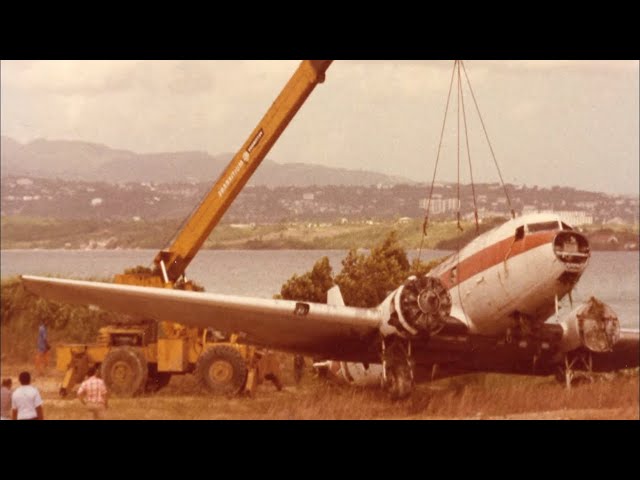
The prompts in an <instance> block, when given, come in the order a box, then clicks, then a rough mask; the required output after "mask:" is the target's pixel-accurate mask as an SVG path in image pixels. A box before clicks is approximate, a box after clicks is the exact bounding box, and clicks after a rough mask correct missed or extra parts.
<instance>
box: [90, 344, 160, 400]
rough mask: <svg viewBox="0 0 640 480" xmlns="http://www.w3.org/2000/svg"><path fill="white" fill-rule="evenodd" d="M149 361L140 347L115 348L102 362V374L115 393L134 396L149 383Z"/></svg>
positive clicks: (108, 386) (109, 387) (111, 390)
mask: <svg viewBox="0 0 640 480" xmlns="http://www.w3.org/2000/svg"><path fill="white" fill-rule="evenodd" d="M147 369H148V367H147V361H146V359H145V358H144V355H143V354H142V352H141V351H140V350H139V349H136V348H132V347H116V348H113V349H112V350H111V351H110V352H109V353H108V354H107V356H106V357H105V359H104V361H103V362H102V367H101V374H102V379H103V380H104V382H105V383H106V385H107V388H108V389H109V391H110V392H112V393H113V394H114V395H117V396H120V397H133V396H135V395H138V394H139V393H141V392H143V391H144V387H145V385H146V383H147V376H148V371H147Z"/></svg>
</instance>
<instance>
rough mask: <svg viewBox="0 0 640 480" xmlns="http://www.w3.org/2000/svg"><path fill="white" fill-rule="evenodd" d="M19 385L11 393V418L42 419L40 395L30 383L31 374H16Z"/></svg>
mask: <svg viewBox="0 0 640 480" xmlns="http://www.w3.org/2000/svg"><path fill="white" fill-rule="evenodd" d="M18 379H19V380H20V386H19V387H18V388H16V390H15V392H13V394H12V395H11V418H13V419H14V420H44V412H43V410H42V397H41V396H40V392H39V391H38V389H37V388H36V387H34V386H33V385H31V374H30V373H29V372H22V373H20V375H19V376H18Z"/></svg>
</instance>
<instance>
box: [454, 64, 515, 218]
mask: <svg viewBox="0 0 640 480" xmlns="http://www.w3.org/2000/svg"><path fill="white" fill-rule="evenodd" d="M460 64H461V65H462V70H463V71H464V76H465V78H466V79H467V84H468V85H469V91H470V92H471V98H473V103H474V104H475V106H476V111H477V112H478V117H479V118H480V123H481V124H482V130H483V131H484V135H485V137H486V138H487V144H488V145H489V150H491V156H492V157H493V163H494V164H495V166H496V170H497V171H498V176H499V177H500V183H501V185H502V190H503V191H504V196H505V197H506V198H507V204H508V205H509V210H510V211H511V218H516V212H515V210H514V209H513V205H511V198H509V192H508V191H507V187H506V186H505V184H504V180H503V179H502V172H500V166H499V165H498V160H496V154H495V153H494V152H493V146H492V145H491V140H490V139H489V134H488V133H487V128H486V127H485V125H484V120H483V119H482V114H481V113H480V107H478V102H477V101H476V96H475V94H474V93H473V88H472V87H471V80H469V75H467V69H466V68H465V66H464V63H463V62H460Z"/></svg>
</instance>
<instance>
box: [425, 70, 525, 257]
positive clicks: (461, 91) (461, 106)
mask: <svg viewBox="0 0 640 480" xmlns="http://www.w3.org/2000/svg"><path fill="white" fill-rule="evenodd" d="M461 70H462V71H464V76H465V79H466V81H467V84H468V85H469V92H470V93H471V97H472V99H473V103H474V105H475V107H476V111H477V112H478V118H479V119H480V123H481V125H482V130H483V132H484V135H485V138H486V139H487V144H488V145H489V150H490V151H491V156H492V158H493V163H494V164H495V166H496V170H497V171H498V177H499V178H500V183H501V185H502V189H503V191H504V194H505V197H506V200H507V204H508V206H509V210H510V213H511V218H515V211H514V209H513V206H512V204H511V198H510V197H509V192H508V191H507V188H506V186H505V184H504V180H503V178H502V172H501V171H500V166H499V165H498V161H497V159H496V156H495V153H494V151H493V146H492V144H491V140H490V139H489V134H488V133H487V128H486V126H485V124H484V120H483V118H482V114H481V113H480V107H479V106H478V102H477V100H476V96H475V94H474V92H473V88H472V86H471V81H470V80H469V75H468V74H467V69H466V67H465V65H464V62H463V61H462V60H455V61H454V63H453V71H452V73H451V80H450V83H449V93H448V95H447V103H446V107H445V112H444V120H443V122H442V130H441V132H440V141H439V143H438V152H437V155H436V162H435V167H434V170H433V177H432V179H431V188H430V190H429V196H428V199H427V206H426V213H425V217H424V222H423V224H422V240H421V242H420V248H419V251H418V260H420V256H421V254H422V248H423V246H424V239H425V237H426V236H427V229H428V226H429V212H430V210H431V200H432V198H433V188H434V185H435V179H436V175H437V171H438V163H439V161H440V153H441V150H442V141H443V138H444V130H445V127H446V123H447V114H448V112H449V105H450V103H451V92H452V90H453V79H454V77H455V76H456V73H457V77H458V78H457V86H458V92H457V102H458V105H457V109H458V115H457V121H458V125H457V141H458V145H457V211H456V219H457V227H458V230H460V231H462V230H463V229H462V225H461V217H460V207H461V200H460V111H461V109H462V119H463V122H464V124H463V127H464V135H465V143H466V149H467V160H468V163H469V175H470V179H471V191H472V196H473V211H474V217H475V227H476V235H478V234H479V233H480V227H479V218H478V204H477V201H476V190H475V182H474V179H473V167H472V163H471V149H470V145H469V130H468V124H467V114H466V108H465V103H464V89H463V85H462V74H461ZM458 248H459V245H458Z"/></svg>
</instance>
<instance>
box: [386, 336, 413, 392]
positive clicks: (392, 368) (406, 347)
mask: <svg viewBox="0 0 640 480" xmlns="http://www.w3.org/2000/svg"><path fill="white" fill-rule="evenodd" d="M410 351H411V350H410V344H408V343H406V342H405V341H404V340H401V339H392V340H391V341H390V342H389V344H388V346H387V345H385V344H384V342H383V353H382V364H383V368H384V378H385V384H384V386H385V388H386V389H387V392H389V396H390V397H391V400H402V399H405V398H407V397H409V395H411V392H412V391H413V362H412V360H411V358H410V355H409V353H410Z"/></svg>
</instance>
